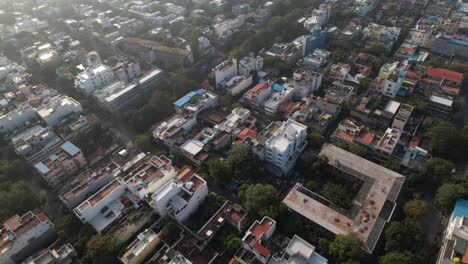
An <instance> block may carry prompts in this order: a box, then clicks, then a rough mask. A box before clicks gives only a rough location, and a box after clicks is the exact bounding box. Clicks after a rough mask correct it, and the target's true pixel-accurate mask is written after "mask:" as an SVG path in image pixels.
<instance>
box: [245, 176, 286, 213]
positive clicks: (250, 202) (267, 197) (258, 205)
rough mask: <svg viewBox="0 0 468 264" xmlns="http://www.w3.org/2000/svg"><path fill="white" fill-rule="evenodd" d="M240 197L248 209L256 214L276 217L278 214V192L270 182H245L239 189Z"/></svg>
mask: <svg viewBox="0 0 468 264" xmlns="http://www.w3.org/2000/svg"><path fill="white" fill-rule="evenodd" d="M239 197H240V198H241V199H242V201H243V205H244V206H245V208H247V210H248V211H249V212H250V213H252V214H253V215H255V216H259V217H260V216H269V217H272V218H275V217H276V216H277V214H278V193H277V191H276V189H275V187H273V186H272V185H269V184H260V183H258V184H254V185H248V184H244V185H242V186H241V187H240V189H239Z"/></svg>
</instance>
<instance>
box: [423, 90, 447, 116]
mask: <svg viewBox="0 0 468 264" xmlns="http://www.w3.org/2000/svg"><path fill="white" fill-rule="evenodd" d="M427 109H428V110H429V111H430V112H432V113H433V114H435V115H438V116H441V117H447V116H449V115H450V113H451V112H452V110H453V98H452V97H451V96H440V95H436V94H433V95H431V96H430V97H429V101H428V104H427Z"/></svg>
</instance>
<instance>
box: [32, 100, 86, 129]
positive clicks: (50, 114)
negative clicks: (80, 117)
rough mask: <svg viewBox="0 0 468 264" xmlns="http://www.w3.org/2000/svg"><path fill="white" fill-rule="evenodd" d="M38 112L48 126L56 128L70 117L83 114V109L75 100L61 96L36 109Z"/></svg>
mask: <svg viewBox="0 0 468 264" xmlns="http://www.w3.org/2000/svg"><path fill="white" fill-rule="evenodd" d="M36 111H37V114H38V115H39V117H40V118H41V119H42V120H44V122H45V123H46V124H47V125H48V126H55V125H56V124H58V123H59V122H60V121H62V120H63V119H64V118H66V117H67V116H68V115H70V114H73V113H75V114H77V113H81V112H82V111H83V107H81V104H80V103H79V102H78V101H76V100H75V99H73V98H71V97H68V96H66V95H61V94H59V95H56V96H54V97H52V98H50V100H49V101H48V102H45V103H43V104H42V105H41V106H40V107H38V108H36Z"/></svg>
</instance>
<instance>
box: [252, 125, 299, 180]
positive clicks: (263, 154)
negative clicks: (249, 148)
mask: <svg viewBox="0 0 468 264" xmlns="http://www.w3.org/2000/svg"><path fill="white" fill-rule="evenodd" d="M258 139H259V140H258V145H257V147H256V150H255V151H256V152H257V154H258V155H259V157H260V158H261V159H262V160H265V161H266V162H267V163H268V164H269V165H271V167H272V168H274V171H276V173H277V174H279V175H290V173H291V172H292V169H293V167H294V165H295V164H296V161H297V158H298V157H299V156H300V155H301V153H302V151H304V149H305V148H306V146H307V126H305V125H303V124H300V123H298V122H296V121H294V120H292V119H288V120H287V121H285V122H273V123H271V124H270V125H268V126H267V128H266V129H265V130H264V131H263V132H262V133H261V134H260V135H259V136H258Z"/></svg>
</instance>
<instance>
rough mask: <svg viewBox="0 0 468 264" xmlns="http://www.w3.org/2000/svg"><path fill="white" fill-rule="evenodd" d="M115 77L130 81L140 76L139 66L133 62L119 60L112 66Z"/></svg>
mask: <svg viewBox="0 0 468 264" xmlns="http://www.w3.org/2000/svg"><path fill="white" fill-rule="evenodd" d="M112 71H113V72H114V74H115V76H116V77H117V79H119V80H120V81H122V82H126V83H131V82H133V81H134V80H135V79H137V78H138V77H140V76H141V74H142V73H141V67H140V64H139V63H135V62H119V63H118V64H117V65H116V66H115V67H113V68H112Z"/></svg>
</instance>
